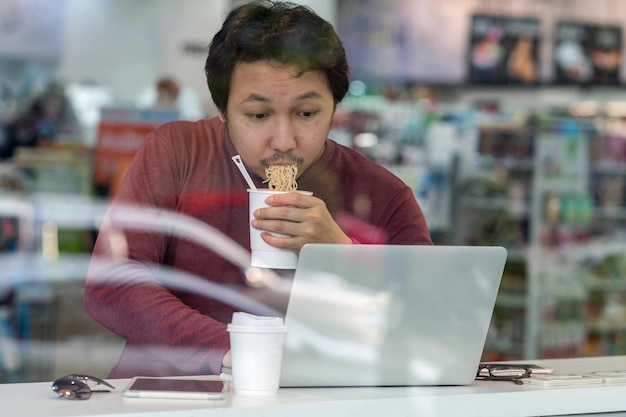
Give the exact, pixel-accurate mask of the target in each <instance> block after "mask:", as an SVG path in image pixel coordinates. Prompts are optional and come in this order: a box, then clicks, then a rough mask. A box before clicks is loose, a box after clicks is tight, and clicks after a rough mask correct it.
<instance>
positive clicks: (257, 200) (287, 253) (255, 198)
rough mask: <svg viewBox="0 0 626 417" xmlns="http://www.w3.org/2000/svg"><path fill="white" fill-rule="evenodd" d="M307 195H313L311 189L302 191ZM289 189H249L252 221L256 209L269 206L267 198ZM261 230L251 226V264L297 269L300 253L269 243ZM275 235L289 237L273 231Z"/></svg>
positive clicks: (259, 266)
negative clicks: (266, 202) (262, 235)
mask: <svg viewBox="0 0 626 417" xmlns="http://www.w3.org/2000/svg"><path fill="white" fill-rule="evenodd" d="M297 192H299V193H303V194H306V195H313V193H312V192H310V191H300V190H298V191H297ZM285 193H287V191H274V190H270V189H267V188H264V189H257V190H252V189H248V196H249V214H250V222H252V220H253V219H254V211H255V210H256V209H259V208H262V207H268V206H267V204H265V199H266V198H267V197H269V196H270V195H272V194H285ZM261 232H262V231H261V230H258V229H255V228H254V227H252V226H250V249H251V260H250V265H251V266H255V267H258V268H272V269H295V268H296V265H297V263H298V254H297V253H296V252H294V251H292V250H290V249H280V248H276V247H274V246H271V245H268V244H267V243H266V242H265V241H264V240H263V238H262V237H261ZM271 233H272V234H273V235H274V236H279V237H287V235H283V234H280V233H274V232H271Z"/></svg>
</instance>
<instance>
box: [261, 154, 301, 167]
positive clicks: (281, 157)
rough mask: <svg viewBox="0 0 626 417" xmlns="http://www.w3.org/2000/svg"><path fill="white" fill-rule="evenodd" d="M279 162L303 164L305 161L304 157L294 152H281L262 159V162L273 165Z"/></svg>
mask: <svg viewBox="0 0 626 417" xmlns="http://www.w3.org/2000/svg"><path fill="white" fill-rule="evenodd" d="M278 162H288V163H290V164H298V165H299V164H301V163H303V162H304V158H300V157H297V156H295V155H292V154H281V153H275V154H274V155H272V156H270V157H269V158H264V159H262V160H261V163H263V164H264V165H272V164H276V163H278Z"/></svg>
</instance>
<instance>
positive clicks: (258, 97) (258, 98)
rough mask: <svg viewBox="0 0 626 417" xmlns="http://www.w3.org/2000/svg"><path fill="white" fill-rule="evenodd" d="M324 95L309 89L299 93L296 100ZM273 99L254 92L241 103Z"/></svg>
mask: <svg viewBox="0 0 626 417" xmlns="http://www.w3.org/2000/svg"><path fill="white" fill-rule="evenodd" d="M321 97H322V95H321V94H320V93H318V92H317V91H308V92H306V93H304V94H301V95H299V96H298V97H296V100H308V99H311V98H321ZM269 101H271V100H270V99H269V98H268V97H266V96H263V95H261V94H256V93H252V94H250V95H249V96H248V97H246V98H245V99H243V100H242V101H241V103H242V104H243V103H250V102H263V103H264V102H269Z"/></svg>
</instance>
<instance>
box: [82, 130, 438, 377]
mask: <svg viewBox="0 0 626 417" xmlns="http://www.w3.org/2000/svg"><path fill="white" fill-rule="evenodd" d="M236 154H237V152H236V150H235V148H234V147H233V145H232V143H231V141H230V139H229V138H228V135H227V133H226V130H225V127H224V125H223V124H222V123H221V122H220V120H219V119H218V118H213V119H211V120H201V121H198V122H182V121H181V122H172V123H168V124H165V125H163V126H161V127H159V128H157V129H156V130H155V131H154V132H152V133H150V134H149V135H148V136H147V137H146V140H145V141H144V143H143V145H142V147H141V149H140V150H139V151H138V153H137V154H136V156H135V159H134V160H133V163H132V164H131V166H130V168H129V170H128V172H127V174H126V177H125V179H124V181H123V182H122V184H121V186H120V189H119V191H118V193H117V195H116V196H115V198H114V199H113V201H112V202H111V209H114V208H115V207H116V206H118V205H121V204H129V203H132V204H135V205H137V204H138V205H143V206H149V207H156V208H162V209H166V210H169V211H172V212H175V213H181V214H184V215H187V216H191V217H193V218H195V219H199V220H200V221H202V222H204V223H206V224H209V225H210V226H212V227H214V228H215V229H217V230H219V231H221V232H222V233H224V234H225V235H226V236H228V237H230V238H231V239H233V240H234V241H235V242H237V243H238V244H239V245H241V247H243V248H245V250H246V251H249V248H250V239H249V238H250V236H249V221H248V196H247V192H246V188H247V186H246V183H245V181H244V179H243V177H242V175H241V173H240V172H239V171H238V170H237V167H236V166H235V164H234V163H233V161H232V160H231V157H232V156H233V155H236ZM253 178H254V181H255V182H256V185H257V187H259V188H261V187H265V185H263V184H262V179H261V178H259V177H256V176H254V175H253ZM298 188H299V189H302V190H310V191H312V192H313V194H314V195H315V196H317V197H319V198H321V199H322V200H324V201H325V203H326V205H327V207H328V209H329V210H330V212H331V214H332V215H333V217H334V218H335V219H336V221H337V222H338V223H339V225H340V226H341V227H342V228H343V230H344V231H345V232H346V233H347V234H348V235H349V236H350V237H352V238H353V239H354V240H355V241H358V242H360V243H381V242H385V243H389V244H409V245H413V244H432V242H431V239H430V235H429V232H428V228H427V225H426V222H425V219H424V216H423V214H422V211H421V209H420V207H419V206H418V204H417V202H416V200H415V198H414V195H413V192H412V190H411V189H410V188H409V187H407V186H406V185H405V184H404V183H403V182H401V181H400V180H399V179H398V178H396V177H395V176H394V175H392V174H391V173H389V172H388V171H387V170H385V169H384V168H382V167H381V166H379V165H378V164H376V163H374V162H372V161H370V160H368V159H367V158H365V157H363V156H362V155H361V154H359V153H357V152H355V151H354V150H351V149H349V148H346V147H343V146H341V145H338V144H337V143H335V142H333V141H331V140H327V141H326V149H325V151H324V153H323V155H322V157H321V159H320V160H319V161H318V162H317V163H315V164H314V165H313V166H311V167H310V168H309V169H308V170H307V171H306V172H304V173H303V174H302V175H301V177H300V178H299V179H298ZM117 232H118V234H117V236H120V235H122V234H120V233H119V232H120V230H117ZM111 236H112V235H111V234H110V233H108V229H107V228H106V227H104V226H103V227H102V228H101V231H100V233H99V236H98V239H97V242H96V246H95V249H94V254H93V258H92V265H91V267H90V271H89V274H88V277H87V285H86V289H85V307H86V310H87V312H88V313H89V314H90V315H91V316H92V317H93V318H94V319H95V320H96V321H98V322H99V323H101V324H102V325H103V326H105V327H106V328H108V329H110V330H111V331H113V332H114V333H116V334H118V335H120V336H121V337H123V338H124V339H126V341H127V343H126V346H125V348H124V351H123V352H122V355H121V357H120V360H119V362H118V363H117V365H116V366H115V368H114V369H113V370H112V371H111V373H110V375H109V377H111V378H125V377H131V376H135V375H140V374H141V375H180V374H215V373H218V372H219V369H220V364H221V360H222V357H223V356H224V354H225V353H226V352H227V350H228V349H229V336H228V333H227V332H226V324H225V323H228V322H229V321H230V319H231V316H232V313H233V312H234V311H241V310H246V309H247V308H246V306H245V305H241V304H238V303H237V302H232V300H230V301H225V298H224V294H222V292H221V291H219V289H220V288H223V289H226V290H228V291H233V290H234V291H237V292H238V293H241V294H245V295H248V296H250V297H252V298H254V299H258V300H263V301H267V300H268V299H269V300H271V299H272V296H271V295H270V296H269V298H268V295H267V293H265V292H263V291H262V290H257V289H254V288H253V287H250V286H249V285H247V284H246V281H245V277H244V275H243V273H242V268H240V267H239V266H237V265H234V264H233V263H231V262H229V261H228V260H226V259H224V258H223V257H222V256H221V255H220V254H218V253H216V252H215V251H212V250H210V249H208V248H207V247H205V246H203V245H200V244H197V243H195V242H193V241H192V240H191V239H188V238H186V237H184V236H176V234H172V233H169V232H166V233H156V232H150V233H149V232H141V231H137V230H123V235H122V236H124V238H125V241H126V243H127V248H126V247H125V246H124V245H122V246H120V245H119V244H116V245H112V244H111V242H119V239H117V240H116V239H114V238H112V237H111ZM111 248H113V250H112V249H111ZM120 251H121V252H122V253H121V254H122V255H124V256H122V258H121V259H122V260H121V261H120V257H119V254H118V256H117V257H115V256H116V253H117V252H120ZM126 255H127V258H126V257H125V256H126ZM112 256H113V258H112ZM103 262H104V264H105V265H108V267H106V268H104V272H103V269H102V268H96V267H95V265H96V264H98V265H100V266H101V265H102V263H103ZM166 268H167V270H168V271H169V270H170V268H171V270H172V271H174V272H177V273H178V275H174V278H173V279H174V280H177V279H179V280H184V279H185V275H184V274H187V276H188V275H189V274H191V275H193V276H195V278H196V279H198V277H199V278H200V280H201V281H200V282H205V283H206V288H204V289H203V291H201V293H198V292H196V291H191V290H189V289H185V288H181V287H180V286H176V285H173V286H172V285H168V286H167V288H166V286H165V285H164V284H163V279H162V278H161V277H160V276H159V272H160V271H163V270H165V269H166ZM183 273H184V274H183ZM207 281H211V282H207ZM170 282H171V281H170ZM181 282H182V281H181ZM210 284H212V285H210ZM216 285H217V287H216ZM273 301H275V303H274V305H275V306H279V307H278V308H279V309H280V308H283V307H284V306H285V305H286V302H284V301H277V300H273ZM270 304H272V303H271V302H270ZM251 312H253V313H257V314H259V313H258V312H255V311H251Z"/></svg>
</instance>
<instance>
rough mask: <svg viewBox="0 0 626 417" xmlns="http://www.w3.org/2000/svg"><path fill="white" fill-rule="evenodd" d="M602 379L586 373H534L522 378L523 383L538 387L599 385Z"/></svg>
mask: <svg viewBox="0 0 626 417" xmlns="http://www.w3.org/2000/svg"><path fill="white" fill-rule="evenodd" d="M602 382H603V379H602V378H601V377H596V376H591V375H588V374H550V375H534V376H531V377H530V378H528V379H525V380H524V383H525V384H526V383H527V384H529V385H536V386H540V387H545V388H550V387H554V388H556V387H572V386H578V385H600V384H602Z"/></svg>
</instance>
